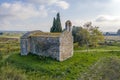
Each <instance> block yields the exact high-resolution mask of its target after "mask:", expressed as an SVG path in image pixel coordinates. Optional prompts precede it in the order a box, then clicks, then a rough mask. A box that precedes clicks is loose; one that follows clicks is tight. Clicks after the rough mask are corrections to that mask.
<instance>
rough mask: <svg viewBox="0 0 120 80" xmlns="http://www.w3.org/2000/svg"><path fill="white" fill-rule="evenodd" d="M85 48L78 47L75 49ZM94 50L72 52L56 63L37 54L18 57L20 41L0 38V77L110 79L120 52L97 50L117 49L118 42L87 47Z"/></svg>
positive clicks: (16, 79) (0, 79)
mask: <svg viewBox="0 0 120 80" xmlns="http://www.w3.org/2000/svg"><path fill="white" fill-rule="evenodd" d="M84 49H85V48H81V47H79V48H77V49H75V51H77V50H84ZM94 49H95V50H97V51H94V52H74V55H73V57H72V58H69V59H68V60H66V61H63V62H58V61H56V60H54V59H51V58H46V57H42V56H36V55H28V56H21V55H20V44H19V41H14V40H13V41H7V42H5V41H4V40H3V41H1V43H0V72H1V73H0V80H90V79H91V80H101V78H102V80H110V78H111V77H109V76H115V75H116V73H117V74H120V67H119V64H120V63H119V61H120V52H119V51H107V52H104V51H103V52H99V50H120V47H119V45H118V46H116V45H114V46H102V47H101V46H99V47H97V48H90V50H94ZM104 65H105V66H104ZM112 65H115V66H114V67H113V66H112ZM100 67H101V68H100ZM102 67H103V68H102ZM111 67H112V69H111ZM115 71H117V72H115ZM95 72H96V73H95ZM99 73H100V74H99ZM107 73H110V74H108V75H107ZM95 74H96V75H95ZM116 77H117V78H118V80H119V79H120V77H119V75H117V76H115V77H112V80H117V79H116Z"/></svg>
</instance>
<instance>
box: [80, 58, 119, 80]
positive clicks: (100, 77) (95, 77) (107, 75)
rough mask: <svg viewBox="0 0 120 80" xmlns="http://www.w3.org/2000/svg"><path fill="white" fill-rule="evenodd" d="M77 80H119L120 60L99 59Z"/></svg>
mask: <svg viewBox="0 0 120 80" xmlns="http://www.w3.org/2000/svg"><path fill="white" fill-rule="evenodd" d="M79 80H120V59H119V58H118V57H114V56H110V57H105V58H101V59H100V60H99V61H97V62H96V64H94V65H93V66H92V67H91V68H90V69H89V70H88V71H87V72H85V73H84V74H82V76H81V77H80V78H79Z"/></svg>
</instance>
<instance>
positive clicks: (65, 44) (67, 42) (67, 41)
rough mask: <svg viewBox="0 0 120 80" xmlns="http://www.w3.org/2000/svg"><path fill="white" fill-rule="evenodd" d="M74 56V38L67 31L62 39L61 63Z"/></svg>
mask: <svg viewBox="0 0 120 80" xmlns="http://www.w3.org/2000/svg"><path fill="white" fill-rule="evenodd" d="M72 55H73V36H72V33H71V32H68V31H65V32H63V33H62V35H61V37H60V61H63V60H66V59H67V58H69V57H71V56H72Z"/></svg>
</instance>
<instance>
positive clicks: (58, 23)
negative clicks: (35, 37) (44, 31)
mask: <svg viewBox="0 0 120 80" xmlns="http://www.w3.org/2000/svg"><path fill="white" fill-rule="evenodd" d="M50 32H62V26H61V21H60V14H59V13H57V18H56V19H55V18H54V19H53V26H52V27H51V29H50Z"/></svg>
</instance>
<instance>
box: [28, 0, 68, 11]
mask: <svg viewBox="0 0 120 80" xmlns="http://www.w3.org/2000/svg"><path fill="white" fill-rule="evenodd" d="M26 1H28V2H30V3H36V4H45V5H55V6H58V7H60V8H62V9H68V8H69V3H68V2H66V1H64V0H26Z"/></svg>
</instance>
